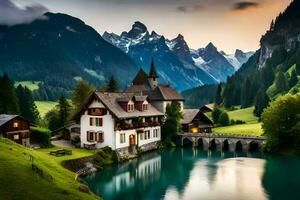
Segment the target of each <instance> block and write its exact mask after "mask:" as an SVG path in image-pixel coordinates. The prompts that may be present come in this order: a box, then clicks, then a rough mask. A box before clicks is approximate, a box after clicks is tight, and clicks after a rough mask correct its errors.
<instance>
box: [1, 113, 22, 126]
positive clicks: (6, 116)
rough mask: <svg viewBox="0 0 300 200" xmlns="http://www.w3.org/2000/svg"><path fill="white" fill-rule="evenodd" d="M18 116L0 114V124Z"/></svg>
mask: <svg viewBox="0 0 300 200" xmlns="http://www.w3.org/2000/svg"><path fill="white" fill-rule="evenodd" d="M16 117H18V115H0V126H2V125H3V124H5V123H7V122H9V121H10V120H12V119H14V118H16Z"/></svg>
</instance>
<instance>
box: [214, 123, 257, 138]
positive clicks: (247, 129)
mask: <svg viewBox="0 0 300 200" xmlns="http://www.w3.org/2000/svg"><path fill="white" fill-rule="evenodd" d="M213 132H214V133H219V134H238V135H255V136H260V135H261V134H262V133H263V131H262V128H261V123H256V124H241V125H233V126H226V127H218V128H214V129H213Z"/></svg>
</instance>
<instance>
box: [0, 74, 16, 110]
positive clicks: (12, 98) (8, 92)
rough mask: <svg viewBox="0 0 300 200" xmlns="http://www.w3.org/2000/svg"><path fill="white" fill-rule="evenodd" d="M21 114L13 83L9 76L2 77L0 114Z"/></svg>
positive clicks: (0, 79)
mask: <svg viewBox="0 0 300 200" xmlns="http://www.w3.org/2000/svg"><path fill="white" fill-rule="evenodd" d="M1 113H3V114H19V113H20V108H19V104H18V97H17V95H16V91H15V87H14V83H13V81H11V80H10V79H9V77H8V75H7V74H4V75H3V76H2V77H0V114H1Z"/></svg>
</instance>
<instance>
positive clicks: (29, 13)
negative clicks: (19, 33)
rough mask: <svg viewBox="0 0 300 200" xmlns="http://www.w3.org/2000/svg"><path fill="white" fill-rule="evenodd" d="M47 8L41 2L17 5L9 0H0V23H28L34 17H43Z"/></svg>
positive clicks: (11, 24) (10, 24)
mask: <svg viewBox="0 0 300 200" xmlns="http://www.w3.org/2000/svg"><path fill="white" fill-rule="evenodd" d="M47 11H48V9H47V8H46V7H44V6H42V5H41V4H33V5H29V6H25V7H24V8H20V7H18V6H17V5H16V4H14V3H13V2H12V1H11V0H0V24H1V25H8V26H13V25H17V24H24V23H30V22H32V21H34V20H35V19H43V18H45V16H43V14H44V13H45V12H47Z"/></svg>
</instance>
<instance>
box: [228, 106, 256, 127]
mask: <svg viewBox="0 0 300 200" xmlns="http://www.w3.org/2000/svg"><path fill="white" fill-rule="evenodd" d="M253 110H254V107H249V108H245V109H238V110H233V111H229V112H228V115H229V118H230V119H233V120H243V121H245V122H246V123H247V124H253V123H257V122H258V118H257V117H255V116H254V115H253Z"/></svg>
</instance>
